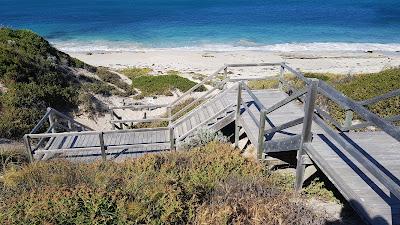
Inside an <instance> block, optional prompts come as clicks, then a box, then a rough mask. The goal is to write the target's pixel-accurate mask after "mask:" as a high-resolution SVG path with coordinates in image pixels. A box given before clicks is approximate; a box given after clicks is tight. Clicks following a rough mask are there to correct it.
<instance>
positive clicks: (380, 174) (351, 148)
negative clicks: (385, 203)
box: [313, 115, 400, 199]
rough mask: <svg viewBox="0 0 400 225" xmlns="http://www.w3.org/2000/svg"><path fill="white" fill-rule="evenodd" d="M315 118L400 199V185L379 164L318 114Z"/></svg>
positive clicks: (316, 121)
mask: <svg viewBox="0 0 400 225" xmlns="http://www.w3.org/2000/svg"><path fill="white" fill-rule="evenodd" d="M313 120H314V122H315V123H317V124H318V126H319V127H321V128H322V129H323V130H324V131H325V132H326V133H327V134H328V135H329V136H330V137H332V138H333V139H334V140H335V141H336V142H337V143H338V144H339V145H341V146H342V147H343V149H345V150H346V151H347V152H348V153H349V154H350V155H351V156H353V157H354V158H355V159H356V160H357V161H358V162H359V163H361V165H363V166H364V167H365V168H366V169H367V170H368V171H369V172H370V173H371V174H372V175H373V176H374V177H375V178H376V179H378V180H379V181H380V182H381V183H382V184H383V185H384V186H385V187H386V188H387V189H389V190H390V192H391V193H393V194H394V195H395V196H396V197H397V198H399V199H400V186H399V185H398V184H397V183H396V182H395V181H393V180H392V179H391V178H390V177H389V176H388V175H386V173H384V172H383V171H382V170H381V169H380V168H379V167H378V166H376V165H375V164H374V163H372V162H371V161H370V160H368V158H367V157H366V156H364V155H363V154H362V153H361V152H360V151H359V150H358V149H356V148H355V147H354V146H353V145H352V144H350V143H348V142H347V141H346V140H345V139H344V138H343V137H342V136H340V135H339V134H337V133H336V132H335V131H334V130H333V129H332V128H330V127H329V126H328V125H327V124H326V123H325V121H324V120H323V119H321V118H320V117H319V116H318V115H315V116H313Z"/></svg>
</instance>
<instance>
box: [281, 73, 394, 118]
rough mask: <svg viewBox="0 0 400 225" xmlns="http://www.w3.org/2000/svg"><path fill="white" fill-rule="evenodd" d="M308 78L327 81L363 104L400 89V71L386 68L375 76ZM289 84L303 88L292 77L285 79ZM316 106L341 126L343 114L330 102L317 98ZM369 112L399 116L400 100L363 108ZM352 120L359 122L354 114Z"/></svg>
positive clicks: (326, 75) (372, 74)
mask: <svg viewBox="0 0 400 225" xmlns="http://www.w3.org/2000/svg"><path fill="white" fill-rule="evenodd" d="M304 75H305V76H306V77H308V78H317V79H320V80H323V81H326V82H327V83H328V84H330V85H332V86H333V87H334V88H336V89H337V90H338V91H339V92H342V93H343V94H344V95H346V96H347V97H349V98H351V99H353V100H355V101H362V100H367V99H370V98H373V97H375V96H379V95H382V94H385V93H387V92H389V91H393V90H396V89H399V88H400V68H389V69H385V70H382V71H380V72H377V73H368V74H356V75H352V76H349V75H340V74H330V73H305V74H304ZM285 78H286V79H287V80H289V82H290V83H291V84H292V85H293V86H295V87H297V88H302V87H304V82H302V81H300V80H299V79H296V78H295V77H294V76H293V75H286V77H285ZM318 104H319V105H320V106H322V108H324V109H326V110H327V112H328V113H329V114H330V115H331V116H333V117H334V118H335V119H336V120H337V121H340V122H342V123H343V122H344V119H345V110H344V109H343V108H342V107H340V106H339V105H338V104H336V103H334V102H333V101H331V100H329V99H327V98H325V97H323V96H319V97H318ZM366 107H367V108H368V109H369V110H371V111H372V112H374V113H377V114H378V115H379V116H381V117H383V118H384V117H390V116H394V115H398V114H400V97H399V96H398V97H394V98H389V99H387V100H384V101H380V102H378V103H376V104H373V105H369V106H366ZM354 116H355V119H361V117H359V115H357V114H355V115H354Z"/></svg>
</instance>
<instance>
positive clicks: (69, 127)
mask: <svg viewBox="0 0 400 225" xmlns="http://www.w3.org/2000/svg"><path fill="white" fill-rule="evenodd" d="M67 123H68V129H69V131H72V123H71V120H68V121H67Z"/></svg>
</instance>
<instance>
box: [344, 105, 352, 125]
mask: <svg viewBox="0 0 400 225" xmlns="http://www.w3.org/2000/svg"><path fill="white" fill-rule="evenodd" d="M351 125H353V111H351V110H350V109H347V110H346V118H345V120H344V128H347V127H350V126H351Z"/></svg>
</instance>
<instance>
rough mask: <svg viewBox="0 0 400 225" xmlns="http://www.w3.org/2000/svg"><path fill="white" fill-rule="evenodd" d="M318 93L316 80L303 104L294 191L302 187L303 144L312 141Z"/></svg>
mask: <svg viewBox="0 0 400 225" xmlns="http://www.w3.org/2000/svg"><path fill="white" fill-rule="evenodd" d="M317 91H318V80H314V79H313V80H312V81H311V84H310V86H309V89H308V92H307V97H306V102H305V104H304V120H303V132H302V136H301V142H300V149H299V150H298V152H297V166H296V183H295V190H296V191H300V190H301V188H302V187H303V182H304V171H305V162H304V160H305V159H306V158H307V153H306V152H305V151H304V144H305V143H309V142H311V140H312V132H311V127H312V121H313V116H314V108H315V99H316V96H317Z"/></svg>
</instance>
